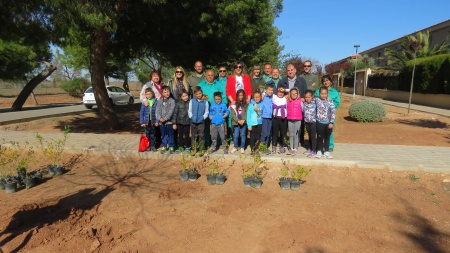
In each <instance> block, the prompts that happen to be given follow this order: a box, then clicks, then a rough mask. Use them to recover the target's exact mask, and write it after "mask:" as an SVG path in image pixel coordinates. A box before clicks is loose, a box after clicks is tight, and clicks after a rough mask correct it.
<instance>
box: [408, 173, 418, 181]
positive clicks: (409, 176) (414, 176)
mask: <svg viewBox="0 0 450 253" xmlns="http://www.w3.org/2000/svg"><path fill="white" fill-rule="evenodd" d="M408 178H409V179H410V180H411V181H417V180H419V179H420V178H419V177H416V175H414V174H409V175H408Z"/></svg>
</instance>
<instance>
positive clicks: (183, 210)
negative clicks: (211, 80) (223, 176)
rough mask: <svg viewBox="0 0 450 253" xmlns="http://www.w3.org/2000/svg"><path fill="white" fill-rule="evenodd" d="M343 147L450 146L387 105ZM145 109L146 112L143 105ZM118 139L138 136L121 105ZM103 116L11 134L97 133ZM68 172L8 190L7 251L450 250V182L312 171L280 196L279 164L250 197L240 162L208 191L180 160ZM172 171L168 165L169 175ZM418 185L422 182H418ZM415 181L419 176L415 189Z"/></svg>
mask: <svg viewBox="0 0 450 253" xmlns="http://www.w3.org/2000/svg"><path fill="white" fill-rule="evenodd" d="M343 101H344V102H343V105H342V107H341V109H340V112H339V121H338V123H337V129H336V131H337V133H336V142H349V143H385V144H406V145H440V146H449V145H450V143H449V139H450V130H449V125H450V120H449V119H448V118H446V117H441V116H436V115H429V114H426V113H420V112H413V114H411V115H406V114H405V113H406V110H405V109H399V108H396V107H390V106H387V109H388V111H389V113H388V118H387V120H386V121H385V122H383V123H377V124H360V123H356V122H353V121H349V120H346V119H344V117H346V116H347V113H346V111H347V109H346V108H348V106H349V104H350V101H351V99H348V98H344V99H343ZM132 108H135V109H136V108H138V107H132ZM117 110H118V113H119V115H121V117H120V118H121V122H122V125H123V127H122V129H121V130H119V131H117V133H119V134H129V133H138V132H139V131H140V128H139V126H138V124H136V123H135V121H136V120H137V114H136V112H134V113H131V114H130V113H125V112H126V111H127V110H129V107H126V106H124V107H118V108H117ZM96 119H97V118H96V114H95V112H93V113H89V114H84V115H78V116H72V117H61V118H58V119H44V120H39V121H35V122H29V123H23V124H16V125H9V126H4V127H3V129H9V130H33V131H41V132H42V131H60V129H61V128H62V127H63V126H64V125H67V124H68V125H71V127H72V129H73V130H74V131H75V132H83V131H84V132H89V131H92V130H89V125H90V124H91V123H92V122H95V120H96ZM64 158H65V159H64V162H65V166H66V167H67V168H68V170H69V171H68V172H67V173H66V174H64V175H63V176H60V177H55V178H51V177H50V176H48V175H47V176H46V178H47V179H48V180H47V181H46V182H45V183H43V184H41V185H39V186H37V187H35V188H32V189H30V190H20V191H19V192H17V193H14V194H6V193H5V192H0V199H1V206H2V208H1V209H0V247H1V249H2V250H3V251H4V252H438V253H440V252H449V251H448V249H449V248H450V216H449V213H450V205H449V203H450V175H445V174H433V173H423V172H391V171H387V170H371V169H364V170H361V169H354V168H332V167H313V168H311V169H312V172H311V173H310V174H309V175H308V176H307V177H306V178H305V180H306V181H305V182H304V183H303V184H302V186H301V187H300V191H298V192H294V191H290V190H289V191H287V190H281V189H280V187H279V186H278V184H277V178H278V177H279V176H280V168H281V165H280V164H270V165H269V167H270V168H271V169H270V170H269V171H268V172H267V175H266V176H265V178H264V184H263V186H262V187H261V189H251V188H250V189H248V188H244V186H243V183H242V179H241V170H240V168H241V167H242V165H241V164H235V165H232V166H231V165H230V164H226V166H227V167H230V168H229V169H228V180H227V181H226V183H225V184H224V185H222V186H217V185H216V186H208V185H207V183H206V176H205V175H206V174H207V170H206V169H201V170H200V174H201V175H202V176H201V177H200V178H199V179H198V180H197V181H196V182H181V181H180V180H179V178H178V170H179V167H180V166H179V161H167V160H166V161H162V160H142V159H138V158H131V157H120V158H119V157H118V156H116V155H113V154H111V155H104V156H97V155H94V154H89V153H83V154H70V153H66V155H65V157H64ZM161 164H164V166H161ZM412 175H414V177H413V176H412ZM414 178H418V179H416V180H413V179H414Z"/></svg>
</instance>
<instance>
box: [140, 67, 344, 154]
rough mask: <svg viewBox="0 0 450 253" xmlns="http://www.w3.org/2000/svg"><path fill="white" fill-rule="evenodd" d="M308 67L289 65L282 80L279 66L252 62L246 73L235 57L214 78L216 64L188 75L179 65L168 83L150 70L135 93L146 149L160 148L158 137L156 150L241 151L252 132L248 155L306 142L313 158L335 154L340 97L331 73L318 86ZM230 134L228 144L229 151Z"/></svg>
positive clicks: (295, 149) (288, 150)
mask: <svg viewBox="0 0 450 253" xmlns="http://www.w3.org/2000/svg"><path fill="white" fill-rule="evenodd" d="M311 69H312V63H311V61H309V60H307V61H305V62H304V64H303V73H302V74H301V75H297V70H296V68H295V66H294V65H292V64H289V65H288V66H287V67H286V72H287V76H286V77H284V78H282V77H281V76H280V71H279V69H278V68H273V67H272V65H271V64H270V63H267V64H265V65H264V68H263V74H262V73H261V68H260V66H259V65H255V66H253V68H252V70H251V73H250V75H248V74H246V73H245V69H244V64H243V63H242V62H240V61H238V62H235V64H234V65H233V71H232V74H230V75H227V74H228V71H227V68H226V66H220V67H219V73H218V76H217V77H216V75H215V72H214V70H212V69H209V70H207V71H204V68H203V64H202V62H200V61H197V62H196V63H195V64H194V70H195V72H194V73H193V74H192V75H190V76H187V75H186V72H185V71H184V69H183V68H182V67H181V66H178V67H176V68H175V72H174V74H173V78H172V79H171V80H170V81H169V82H168V85H164V84H163V82H162V80H161V76H160V74H159V73H158V72H157V71H152V72H151V73H150V76H149V79H150V81H149V82H148V83H146V84H144V86H143V88H142V91H141V94H140V99H141V101H142V106H141V111H140V124H141V126H142V127H145V133H146V135H147V137H148V138H149V140H150V147H149V150H151V151H157V147H159V145H158V144H159V143H161V146H162V147H161V149H160V152H161V153H165V152H166V151H169V152H170V153H171V154H173V153H180V152H183V151H186V152H190V153H195V152H202V153H203V152H205V151H206V150H207V149H209V151H210V152H216V151H217V150H218V149H223V152H224V153H225V154H228V152H231V153H235V152H237V151H238V150H240V152H241V153H242V154H244V153H245V149H246V140H247V131H249V132H250V143H249V147H250V150H251V155H253V154H255V152H261V151H262V150H266V154H270V153H277V147H278V145H279V148H278V153H280V154H284V153H285V154H288V155H296V154H297V153H298V148H299V147H301V146H305V147H306V146H307V149H306V151H305V152H304V153H303V154H305V155H307V156H308V157H310V158H313V157H316V158H321V157H326V158H332V155H331V152H332V151H333V149H334V141H333V139H334V138H333V128H334V124H335V115H336V108H338V107H339V103H340V96H339V92H338V91H337V90H336V89H335V88H333V85H332V79H331V77H330V76H329V75H325V76H323V77H322V80H321V84H319V80H318V77H317V76H316V75H314V74H312V73H311ZM305 129H306V132H307V134H308V143H305V141H304V135H305ZM158 130H159V131H158ZM288 135H289V138H288ZM175 137H176V139H175ZM231 137H232V139H233V147H232V149H231V150H228V145H227V140H228V139H231ZM175 142H177V143H175ZM270 145H271V146H272V149H271V150H270V148H269V147H270ZM230 146H231V145H230ZM288 146H289V148H288ZM176 147H177V148H176ZM261 147H264V148H263V149H261Z"/></svg>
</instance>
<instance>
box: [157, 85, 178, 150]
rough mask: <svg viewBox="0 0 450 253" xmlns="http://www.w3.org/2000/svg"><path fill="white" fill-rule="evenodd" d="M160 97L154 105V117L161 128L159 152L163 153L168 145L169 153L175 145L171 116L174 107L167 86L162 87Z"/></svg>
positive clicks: (173, 101)
mask: <svg viewBox="0 0 450 253" xmlns="http://www.w3.org/2000/svg"><path fill="white" fill-rule="evenodd" d="M161 90H162V97H161V99H160V100H159V101H158V105H157V106H156V113H155V114H156V118H157V119H158V120H159V127H160V129H161V139H162V148H161V154H164V153H165V152H166V150H167V145H168V146H169V151H170V154H173V152H174V150H173V147H174V145H175V142H174V139H173V126H172V116H173V110H174V109H175V100H173V98H171V97H170V88H169V86H163V87H162V89H161Z"/></svg>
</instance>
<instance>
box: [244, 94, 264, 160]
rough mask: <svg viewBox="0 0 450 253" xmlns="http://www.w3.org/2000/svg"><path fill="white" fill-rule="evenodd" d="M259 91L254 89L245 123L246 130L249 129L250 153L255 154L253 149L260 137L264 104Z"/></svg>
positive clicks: (255, 147)
mask: <svg viewBox="0 0 450 253" xmlns="http://www.w3.org/2000/svg"><path fill="white" fill-rule="evenodd" d="M261 96H262V95H261V92H260V91H255V92H254V93H253V99H252V101H251V103H250V105H249V107H248V110H247V125H248V130H249V131H250V148H251V153H250V155H254V154H255V150H256V149H257V148H258V146H259V143H260V141H259V140H260V139H261V131H262V123H263V118H262V114H263V110H264V104H263V103H262V101H261Z"/></svg>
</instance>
